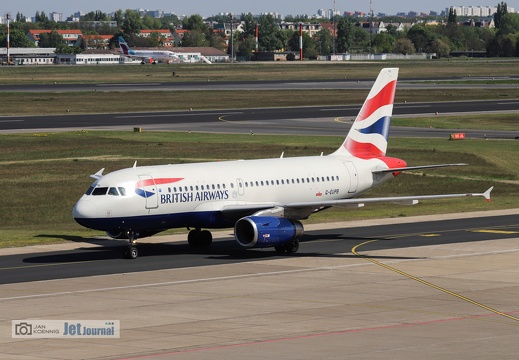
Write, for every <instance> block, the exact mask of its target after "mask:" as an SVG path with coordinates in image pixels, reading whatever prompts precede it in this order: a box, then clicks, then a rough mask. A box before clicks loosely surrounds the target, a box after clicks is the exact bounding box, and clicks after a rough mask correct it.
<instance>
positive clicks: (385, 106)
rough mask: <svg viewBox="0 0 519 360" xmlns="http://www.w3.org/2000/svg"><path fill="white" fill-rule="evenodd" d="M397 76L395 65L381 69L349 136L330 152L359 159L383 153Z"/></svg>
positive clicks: (384, 152)
mask: <svg viewBox="0 0 519 360" xmlns="http://www.w3.org/2000/svg"><path fill="white" fill-rule="evenodd" d="M397 77H398V68H387V69H383V70H382V71H381V72H380V74H379V75H378V77H377V80H376V81H375V84H374V85H373V87H372V88H371V91H370V92H369V94H368V97H367V98H366V101H364V105H362V108H361V109H360V112H359V114H358V115H357V118H356V119H355V122H354V123H353V126H352V127H351V129H350V131H349V133H348V136H347V137H346V139H345V140H344V142H343V143H342V145H341V147H340V148H339V149H338V150H337V151H336V152H335V153H333V155H337V156H354V157H357V158H361V159H372V158H379V157H383V156H385V155H386V149H387V139H388V135H389V125H390V123H391V116H392V114H393V102H394V99H395V89H396V81H397Z"/></svg>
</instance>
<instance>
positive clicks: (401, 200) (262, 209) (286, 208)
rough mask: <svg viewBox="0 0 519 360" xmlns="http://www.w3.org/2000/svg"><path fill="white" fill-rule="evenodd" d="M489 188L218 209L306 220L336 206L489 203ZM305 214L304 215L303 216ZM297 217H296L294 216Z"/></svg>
mask: <svg viewBox="0 0 519 360" xmlns="http://www.w3.org/2000/svg"><path fill="white" fill-rule="evenodd" d="M493 188H494V187H493V186H492V187H490V188H489V189H488V190H487V191H485V192H484V193H464V194H439V195H417V196H390V197H376V198H352V199H339V200H325V201H306V202H295V203H287V204H280V203H234V204H229V205H223V206H222V208H221V209H220V210H221V212H222V213H223V214H224V215H229V216H233V217H234V216H239V215H241V216H248V215H253V214H255V215H258V214H263V213H266V212H268V213H269V214H272V215H274V214H276V213H281V212H283V213H284V215H281V216H288V217H290V215H289V214H301V217H302V218H306V217H307V216H309V215H310V214H311V213H313V212H316V211H320V210H323V209H325V208H328V207H332V206H337V207H344V208H359V207H363V206H364V205H365V204H372V203H381V202H392V203H396V204H399V205H415V204H418V202H419V201H420V200H434V199H450V198H461V197H473V196H482V197H484V198H485V199H487V201H489V202H490V193H491V191H492V190H493ZM303 214H306V215H303ZM295 216H296V217H297V215H295Z"/></svg>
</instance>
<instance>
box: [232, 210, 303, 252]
mask: <svg viewBox="0 0 519 360" xmlns="http://www.w3.org/2000/svg"><path fill="white" fill-rule="evenodd" d="M303 231H304V229H303V224H301V223H300V222H299V221H297V220H290V219H287V218H283V217H274V216H246V217H244V218H241V219H240V220H238V221H237V222H236V224H235V225H234V238H235V239H236V241H237V242H238V244H240V245H241V246H243V247H246V248H253V247H259V248H263V247H274V246H278V245H282V244H285V243H288V242H289V241H292V240H296V239H299V238H300V237H301V236H302V235H303Z"/></svg>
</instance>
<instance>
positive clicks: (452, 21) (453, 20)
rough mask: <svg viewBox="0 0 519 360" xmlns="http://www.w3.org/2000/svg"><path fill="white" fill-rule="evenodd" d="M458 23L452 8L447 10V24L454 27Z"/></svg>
mask: <svg viewBox="0 0 519 360" xmlns="http://www.w3.org/2000/svg"><path fill="white" fill-rule="evenodd" d="M457 23H458V19H457V16H456V10H455V9H454V8H452V7H451V8H450V9H449V16H448V18H447V24H452V25H456V24H457Z"/></svg>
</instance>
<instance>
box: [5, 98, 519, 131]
mask: <svg viewBox="0 0 519 360" xmlns="http://www.w3.org/2000/svg"><path fill="white" fill-rule="evenodd" d="M469 110H470V114H475V113H477V114H482V113H485V112H494V113H495V112H506V113H513V112H516V111H518V110H519V102H518V101H515V100H507V101H504V100H487V101H461V102H437V103H398V104H395V107H394V117H395V118H398V117H406V116H415V117H420V116H435V114H436V113H439V114H442V115H455V114H460V115H465V114H469V112H467V111H469ZM358 111H359V106H312V107H298V108H293V107H288V108H258V109H254V108H253V109H231V110H207V111H189V110H187V111H171V112H142V113H116V114H84V115H49V116H4V117H0V134H2V133H3V134H8V133H19V132H26V131H31V132H34V131H71V130H83V129H99V130H122V129H131V128H132V127H141V128H142V129H143V130H145V131H146V130H168V131H193V132H216V133H241V134H244V133H245V134H249V133H254V134H282V135H283V134H291V135H294V134H295V135H316V136H317V135H337V134H338V133H340V134H343V133H345V132H346V131H347V129H348V128H349V126H350V125H351V121H352V120H353V119H354V117H355V116H356V115H357V113H358ZM452 131H453V130H449V129H434V128H428V127H425V128H409V127H397V126H392V127H391V134H392V136H399V137H406V136H407V137H441V138H448V137H449V135H450V133H452ZM456 131H457V132H464V133H466V135H467V137H469V138H494V139H515V138H517V137H519V131H496V130H491V129H489V130H471V129H466V130H463V129H460V130H456Z"/></svg>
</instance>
